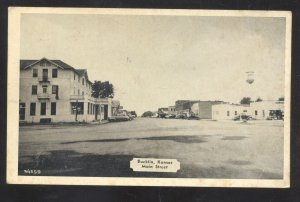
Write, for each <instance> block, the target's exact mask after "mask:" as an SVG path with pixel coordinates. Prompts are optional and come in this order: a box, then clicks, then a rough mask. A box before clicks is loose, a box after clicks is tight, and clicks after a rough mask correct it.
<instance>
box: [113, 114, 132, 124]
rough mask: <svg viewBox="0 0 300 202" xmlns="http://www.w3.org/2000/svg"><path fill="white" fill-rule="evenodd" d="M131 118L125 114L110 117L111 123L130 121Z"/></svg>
mask: <svg viewBox="0 0 300 202" xmlns="http://www.w3.org/2000/svg"><path fill="white" fill-rule="evenodd" d="M129 120H130V118H129V116H127V115H124V114H117V115H115V116H111V117H108V121H109V122H118V121H129Z"/></svg>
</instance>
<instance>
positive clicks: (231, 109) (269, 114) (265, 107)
mask: <svg viewBox="0 0 300 202" xmlns="http://www.w3.org/2000/svg"><path fill="white" fill-rule="evenodd" d="M242 114H244V115H248V116H251V117H252V118H254V119H258V120H264V119H270V118H271V119H282V118H283V116H284V102H280V101H274V100H273V101H261V102H252V103H250V105H240V104H229V103H223V104H217V105H213V106H212V119H213V120H233V119H234V118H235V117H237V116H240V115H242Z"/></svg>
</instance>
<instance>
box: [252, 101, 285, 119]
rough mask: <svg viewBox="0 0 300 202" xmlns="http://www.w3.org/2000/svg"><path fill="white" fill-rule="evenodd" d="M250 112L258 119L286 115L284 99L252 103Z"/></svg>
mask: <svg viewBox="0 0 300 202" xmlns="http://www.w3.org/2000/svg"><path fill="white" fill-rule="evenodd" d="M250 108H251V111H250V114H249V115H251V116H252V117H253V118H256V119H267V118H268V117H269V118H270V117H273V118H278V119H280V118H282V116H283V115H284V101H275V100H269V101H261V102H252V103H250Z"/></svg>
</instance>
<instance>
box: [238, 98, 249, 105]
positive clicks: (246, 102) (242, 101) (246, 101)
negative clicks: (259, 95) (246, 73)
mask: <svg viewBox="0 0 300 202" xmlns="http://www.w3.org/2000/svg"><path fill="white" fill-rule="evenodd" d="M240 103H241V104H244V105H249V104H250V103H251V98H250V97H243V99H241V101H240Z"/></svg>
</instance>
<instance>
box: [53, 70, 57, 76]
mask: <svg viewBox="0 0 300 202" xmlns="http://www.w3.org/2000/svg"><path fill="white" fill-rule="evenodd" d="M52 78H57V69H52Z"/></svg>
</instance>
